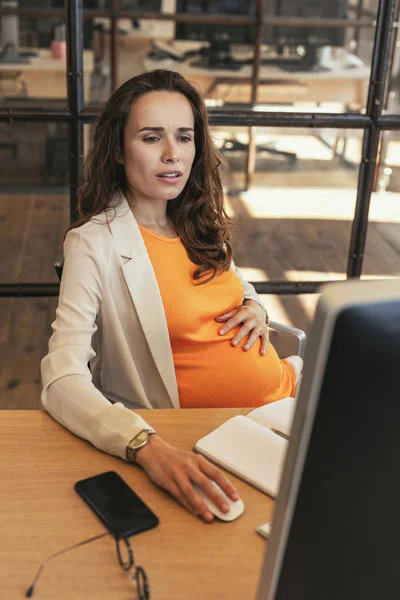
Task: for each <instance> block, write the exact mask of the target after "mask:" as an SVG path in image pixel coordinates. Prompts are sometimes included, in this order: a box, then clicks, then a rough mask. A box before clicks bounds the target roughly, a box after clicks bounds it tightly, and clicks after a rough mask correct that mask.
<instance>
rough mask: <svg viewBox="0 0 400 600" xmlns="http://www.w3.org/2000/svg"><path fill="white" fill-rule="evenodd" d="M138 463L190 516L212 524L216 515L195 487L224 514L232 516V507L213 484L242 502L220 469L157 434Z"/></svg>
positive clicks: (139, 453)
mask: <svg viewBox="0 0 400 600" xmlns="http://www.w3.org/2000/svg"><path fill="white" fill-rule="evenodd" d="M136 462H137V463H138V464H139V465H140V466H141V467H143V469H144V470H145V471H146V473H147V475H148V476H149V477H150V479H151V480H152V481H153V482H154V483H155V484H157V485H159V486H160V487H162V488H164V489H165V490H167V492H169V493H170V494H171V495H172V496H174V498H176V500H178V502H179V503H180V504H182V506H184V507H185V508H186V509H187V510H188V511H189V512H190V513H192V514H193V515H195V516H201V517H202V518H203V519H204V520H205V521H212V520H213V519H214V515H213V514H212V513H211V512H210V511H209V509H208V507H207V506H206V505H205V504H204V502H203V501H202V499H201V498H200V496H199V494H198V493H197V492H196V491H195V489H194V487H193V485H192V484H193V483H195V484H196V485H197V486H198V487H199V488H201V489H202V490H203V491H204V492H205V493H206V494H207V496H209V497H210V498H211V500H212V501H213V502H214V503H215V504H216V505H217V506H218V508H219V509H220V510H221V511H222V512H228V510H229V506H227V505H226V504H225V503H224V500H223V498H222V496H221V495H220V494H219V493H218V492H217V491H216V489H215V486H214V485H213V484H212V481H215V483H217V484H218V485H219V487H220V488H221V489H222V491H224V492H225V493H226V495H227V496H229V498H231V499H232V500H238V499H239V494H238V493H237V490H236V489H235V488H234V487H233V485H232V484H231V483H230V482H229V481H228V479H227V477H226V476H225V475H224V473H223V472H222V471H221V470H220V469H218V467H215V466H214V465H212V464H211V463H210V462H209V461H208V460H206V459H205V458H203V457H202V456H200V455H199V454H196V453H195V452H191V451H187V450H180V449H179V448H175V447H173V446H170V445H169V444H167V443H166V442H164V440H162V439H161V438H160V437H159V436H158V435H156V434H153V435H151V436H150V439H149V441H148V443H147V444H146V445H145V446H143V448H141V449H140V450H138V451H137V454H136ZM225 507H226V508H225Z"/></svg>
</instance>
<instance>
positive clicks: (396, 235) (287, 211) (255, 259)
mask: <svg viewBox="0 0 400 600" xmlns="http://www.w3.org/2000/svg"><path fill="white" fill-rule="evenodd" d="M314 175H315V172H314ZM274 177H276V174H274V173H271V181H273V185H275V186H276V181H275V180H274V179H273V178H274ZM280 177H281V184H283V185H284V187H285V188H291V190H289V192H288V193H287V199H288V202H287V206H286V208H285V206H284V204H285V202H282V193H281V194H280V196H279V198H278V196H277V197H276V198H277V199H276V202H275V203H274V197H275V196H274V194H277V193H278V191H279V190H277V188H276V187H275V188H274V187H271V188H268V183H266V181H265V177H264V178H263V181H262V185H263V188H261V187H260V181H259V179H258V176H257V175H256V176H255V179H254V185H253V190H252V194H250V195H247V196H246V195H243V194H236V195H231V196H230V197H229V198H228V209H229V211H230V212H231V214H232V215H233V216H234V218H235V221H236V230H235V234H234V256H235V262H236V264H237V265H238V266H239V267H241V268H243V270H244V274H245V276H246V277H247V278H248V279H249V280H253V281H254V280H256V279H258V280H263V279H293V280H294V279H312V278H315V279H330V278H333V279H336V278H337V277H344V276H345V269H346V262H347V252H348V242H349V239H350V232H351V222H350V219H351V218H352V212H353V209H354V202H353V201H352V200H350V199H349V200H346V197H347V196H346V194H345V193H344V191H343V190H341V189H340V187H339V186H340V185H342V186H343V187H346V186H347V188H350V189H351V188H353V190H354V189H355V185H356V173H354V172H349V171H346V170H343V169H340V168H339V167H337V166H335V165H333V166H330V167H329V166H325V168H324V170H323V172H322V173H321V175H320V186H321V187H325V188H326V190H324V192H325V191H327V192H329V194H330V195H329V194H328V196H327V198H326V202H325V203H324V202H322V207H323V209H324V211H325V216H323V215H320V216H319V217H318V218H311V217H307V214H306V213H307V210H306V209H307V207H305V204H307V202H305V201H304V197H305V196H304V173H303V174H302V173H301V172H299V173H298V175H297V176H296V175H295V174H284V175H282V173H281V174H280ZM296 177H297V180H296ZM302 178H303V179H302ZM346 178H347V179H346ZM313 181H315V180H314V179H313ZM299 182H300V183H299ZM283 185H281V187H283ZM296 185H297V186H299V187H298V188H297V189H300V188H302V194H300V196H299V204H298V207H297V208H298V212H300V213H302V217H301V218H296V214H295V213H296V205H294V207H293V198H296V195H295V191H294V190H295V189H296ZM317 187H318V186H317ZM311 189H312V188H311V186H310V198H312V194H311ZM257 193H258V194H259V195H260V194H261V198H263V197H264V196H263V195H265V198H266V199H267V200H268V203H269V205H270V206H271V207H276V206H279V209H281V208H282V210H283V213H282V215H281V216H279V214H278V213H279V211H278V213H277V214H276V215H274V216H273V218H271V217H270V216H269V215H268V214H266V215H264V216H263V215H262V210H261V213H260V206H261V209H262V204H260V201H259V199H258V200H257ZM314 195H315V192H314ZM252 196H255V200H254V198H253V199H252ZM283 196H284V197H285V195H283ZM306 196H307V195H306ZM353 196H354V197H355V195H354V191H353V192H351V194H350V197H353ZM302 198H303V199H302ZM335 200H336V201H337V202H336V204H335ZM339 200H340V202H341V204H340V202H339ZM68 201H69V200H68V197H67V196H64V195H58V196H56V195H45V194H42V195H35V194H31V195H5V194H4V195H0V256H1V257H2V258H1V262H0V281H1V282H4V283H5V282H55V281H57V279H56V276H55V273H54V269H53V262H54V261H55V260H57V259H59V258H60V257H61V255H62V239H63V234H64V231H65V229H66V227H67V225H68V214H69V208H68ZM390 201H391V200H390V198H389V201H386V200H385V202H386V205H385V206H386V209H385V210H386V213H385V214H383V216H382V218H380V219H379V220H377V221H376V222H373V223H371V224H370V227H369V233H368V243H367V250H366V256H365V263H364V273H365V275H367V276H373V277H379V276H384V277H386V276H400V225H399V222H400V219H399V218H398V216H399V215H398V213H399V211H398V209H397V207H396V202H397V204H400V203H399V201H398V200H397V197H396V196H394V197H393V210H392V211H391V210H390V206H391V204H390ZM290 202H291V205H290V206H289V204H290ZM377 202H378V201H377ZM385 202H383V201H382V202H381V204H382V205H384V204H385ZM388 202H389V204H388ZM339 204H340V206H341V208H340V210H343V211H344V212H343V215H342V216H341V215H340V214H339V213H340V210H339V209H338V206H339ZM342 205H343V206H342ZM313 206H314V208H315V205H312V206H311V208H312V207H313ZM387 206H389V209H388V208H387ZM320 209H321V207H320V208H319V210H320ZM332 211H333V212H334V213H335V218H334V219H331V218H330V212H332ZM338 211H339V212H338ZM273 212H274V213H276V210H275V209H274V211H273ZM292 212H293V214H292ZM393 214H394V215H395V217H393ZM260 215H261V216H260ZM391 215H392V216H391ZM396 215H397V217H396ZM264 300H265V303H266V305H267V306H268V309H269V312H270V314H271V316H272V318H274V319H275V320H279V321H284V322H287V323H293V324H294V325H296V326H297V327H300V328H302V329H305V330H307V329H308V328H309V325H310V322H311V320H312V316H313V312H314V307H315V303H316V301H317V296H316V295H308V296H304V295H303V296H286V297H282V296H280V297H276V296H266V297H264ZM55 307H56V299H48V298H36V299H35V298H27V299H14V298H9V299H6V298H0V408H3V409H11V408H12V409H34V408H38V406H39V396H40V371H39V367H40V360H41V358H42V357H43V356H44V354H45V353H46V348H47V342H48V338H49V336H50V331H51V330H50V324H51V322H52V320H53V319H54V312H55ZM273 340H274V344H275V345H276V347H277V349H278V352H279V353H280V354H281V355H285V354H286V355H287V354H289V353H291V352H292V348H291V347H290V346H289V345H288V342H287V340H286V339H281V338H273Z"/></svg>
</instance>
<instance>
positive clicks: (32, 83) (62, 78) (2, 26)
mask: <svg viewBox="0 0 400 600" xmlns="http://www.w3.org/2000/svg"><path fill="white" fill-rule="evenodd" d="M63 4H64V3H63V0H60V1H59V2H58V3H57V2H55V3H53V4H52V8H55V9H60V8H61V9H62V8H63ZM15 6H18V7H19V8H29V9H33V8H47V9H48V8H49V6H48V4H46V6H43V5H40V3H39V5H38V3H37V2H33V1H32V0H20V1H19V2H15ZM0 32H1V33H0V38H1V43H2V50H3V53H2V58H1V59H0V100H1V101H3V102H7V103H9V102H10V101H11V102H13V101H15V100H16V99H17V100H18V101H19V102H22V103H24V104H25V105H26V104H42V103H43V101H44V100H49V99H52V100H53V101H54V102H55V106H56V107H65V106H66V98H67V83H66V58H65V56H66V42H65V22H64V21H63V19H60V17H58V16H54V17H46V18H44V17H25V16H17V15H2V16H1V17H0Z"/></svg>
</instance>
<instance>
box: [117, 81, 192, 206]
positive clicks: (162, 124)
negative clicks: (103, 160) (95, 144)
mask: <svg viewBox="0 0 400 600" xmlns="http://www.w3.org/2000/svg"><path fill="white" fill-rule="evenodd" d="M195 152H196V148H195V143H194V116H193V111H192V107H191V105H190V103H189V101H188V100H187V98H186V97H185V96H183V95H182V94H180V93H179V92H149V93H148V94H144V95H143V96H140V98H138V100H137V101H136V102H135V103H134V104H133V105H132V107H131V112H130V115H129V119H128V122H127V125H126V128H125V139H124V151H123V155H122V156H121V161H122V163H123V165H124V167H125V172H126V176H127V178H128V182H129V185H130V189H131V191H132V193H133V194H134V196H135V200H136V202H140V201H144V200H164V201H166V200H171V199H172V198H176V196H178V195H179V194H180V193H181V191H182V190H183V188H184V186H185V184H186V182H187V180H188V177H189V175H190V171H191V168H192V164H193V159H194V157H195Z"/></svg>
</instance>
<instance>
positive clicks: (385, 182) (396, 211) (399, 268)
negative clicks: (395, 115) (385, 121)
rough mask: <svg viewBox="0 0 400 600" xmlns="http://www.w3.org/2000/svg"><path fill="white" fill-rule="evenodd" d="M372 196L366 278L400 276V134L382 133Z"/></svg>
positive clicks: (366, 252)
mask: <svg viewBox="0 0 400 600" xmlns="http://www.w3.org/2000/svg"><path fill="white" fill-rule="evenodd" d="M376 189H377V191H376V192H375V193H374V194H373V195H372V198H371V205H370V213H369V226H368V235H367V243H366V248H365V259H364V265H363V278H365V279H371V278H382V277H400V134H399V132H397V131H393V132H385V133H384V135H383V144H382V155H381V165H380V167H379V171H378V175H377V177H376Z"/></svg>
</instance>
